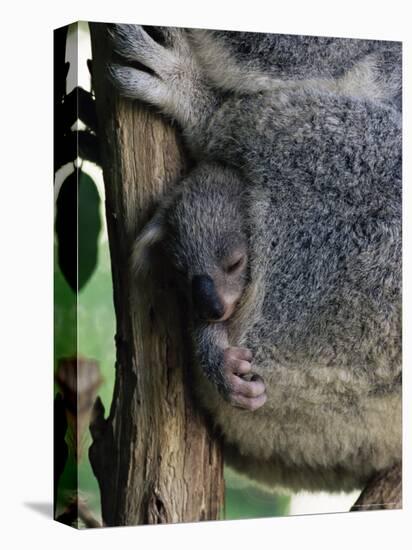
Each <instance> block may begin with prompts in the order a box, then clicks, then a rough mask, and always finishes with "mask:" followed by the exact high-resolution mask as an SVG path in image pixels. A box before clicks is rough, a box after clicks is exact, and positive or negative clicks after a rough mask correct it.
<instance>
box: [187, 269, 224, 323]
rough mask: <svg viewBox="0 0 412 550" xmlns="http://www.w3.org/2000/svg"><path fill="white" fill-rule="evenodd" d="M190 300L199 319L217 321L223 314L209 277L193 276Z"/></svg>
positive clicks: (221, 305) (213, 284) (222, 307)
mask: <svg viewBox="0 0 412 550" xmlns="http://www.w3.org/2000/svg"><path fill="white" fill-rule="evenodd" d="M192 299H193V306H194V308H195V311H196V313H197V314H198V316H199V317H200V318H201V319H205V320H206V319H209V320H217V319H220V318H221V317H222V316H223V314H224V312H225V311H224V306H223V304H222V302H221V300H220V298H219V295H218V293H217V292H216V287H215V283H214V282H213V279H212V278H211V277H209V275H195V276H194V277H193V279H192Z"/></svg>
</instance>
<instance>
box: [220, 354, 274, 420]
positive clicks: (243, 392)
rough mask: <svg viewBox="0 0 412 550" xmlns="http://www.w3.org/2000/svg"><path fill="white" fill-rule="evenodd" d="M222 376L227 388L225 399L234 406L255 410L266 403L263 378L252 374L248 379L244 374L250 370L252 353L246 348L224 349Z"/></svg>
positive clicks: (248, 373)
mask: <svg viewBox="0 0 412 550" xmlns="http://www.w3.org/2000/svg"><path fill="white" fill-rule="evenodd" d="M223 357H224V376H225V381H226V383H227V387H228V388H229V392H228V395H227V400H228V401H229V403H231V404H232V405H233V406H235V407H239V408H241V409H246V410H249V411H255V410H256V409H259V408H260V407H262V406H263V405H264V404H265V403H266V399H267V395H266V387H265V384H264V382H263V379H262V378H261V377H260V376H259V375H257V374H253V375H252V376H251V377H250V379H248V380H247V379H246V378H245V376H247V375H250V373H251V371H252V364H251V361H252V353H251V351H250V350H248V349H246V348H235V347H230V348H227V349H225V351H224V354H223Z"/></svg>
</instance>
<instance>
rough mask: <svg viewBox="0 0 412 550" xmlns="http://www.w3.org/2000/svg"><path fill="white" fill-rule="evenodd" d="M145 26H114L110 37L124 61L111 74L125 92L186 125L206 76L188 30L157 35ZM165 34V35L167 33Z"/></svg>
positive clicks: (118, 86)
mask: <svg viewBox="0 0 412 550" xmlns="http://www.w3.org/2000/svg"><path fill="white" fill-rule="evenodd" d="M147 30H148V29H145V28H144V27H142V26H141V25H112V26H111V27H110V28H109V29H108V32H109V36H110V39H111V42H112V45H113V51H114V52H115V54H116V55H117V56H119V57H120V61H116V62H113V63H111V64H110V65H109V67H108V74H109V76H110V78H111V80H112V82H113V84H114V86H115V87H116V88H117V89H118V91H119V92H120V94H121V95H123V96H124V97H128V98H130V99H140V100H141V101H144V102H146V103H150V104H151V105H153V106H154V107H157V108H158V109H160V110H161V111H162V112H163V113H165V114H166V115H169V116H172V117H173V118H175V119H176V120H177V121H178V122H179V123H181V124H182V125H183V126H185V125H186V124H188V123H189V122H190V119H191V115H192V110H193V105H192V103H193V98H194V97H196V96H197V95H198V94H199V89H198V87H199V86H200V87H202V86H203V84H202V78H201V76H200V71H199V68H198V67H197V65H196V62H195V59H194V57H193V55H192V54H191V52H190V47H189V43H188V38H187V35H186V33H185V31H184V29H177V28H168V29H163V31H162V29H159V30H158V31H157V32H156V34H155V36H156V37H157V39H159V37H161V38H162V40H161V43H160V42H159V41H157V40H155V39H154V38H152V36H151V34H153V32H152V33H151V34H149V33H148V32H147ZM163 34H164V36H163Z"/></svg>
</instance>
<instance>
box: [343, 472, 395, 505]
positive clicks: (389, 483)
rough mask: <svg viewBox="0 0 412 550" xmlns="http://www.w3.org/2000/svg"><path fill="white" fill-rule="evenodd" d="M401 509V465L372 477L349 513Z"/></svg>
mask: <svg viewBox="0 0 412 550" xmlns="http://www.w3.org/2000/svg"><path fill="white" fill-rule="evenodd" d="M401 508H402V464H396V465H395V466H393V467H392V468H390V469H389V470H385V471H384V472H380V473H379V474H377V475H376V476H375V477H373V478H372V479H371V480H370V481H369V483H368V485H367V486H366V487H365V489H364V490H363V491H362V493H361V495H360V497H359V498H358V500H357V501H356V502H355V504H354V505H353V506H352V508H351V512H355V511H360V510H400V509H401Z"/></svg>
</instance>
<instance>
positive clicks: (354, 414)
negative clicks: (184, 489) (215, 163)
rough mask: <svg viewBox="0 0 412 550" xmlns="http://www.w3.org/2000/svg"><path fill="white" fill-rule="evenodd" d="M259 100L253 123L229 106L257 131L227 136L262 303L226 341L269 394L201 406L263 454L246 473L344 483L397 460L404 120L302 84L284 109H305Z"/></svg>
mask: <svg viewBox="0 0 412 550" xmlns="http://www.w3.org/2000/svg"><path fill="white" fill-rule="evenodd" d="M244 101H245V102H247V101H248V100H247V99H245V100H244ZM254 101H255V102H256V99H255V100H254ZM261 101H262V102H265V101H266V102H267V105H268V107H267V109H266V111H265V109H264V108H262V106H260V107H259V109H258V110H259V112H260V113H261V114H262V113H265V114H264V116H261V118H260V119H259V120H258V119H257V118H256V114H254V113H253V109H252V108H249V109H248V107H247V106H246V104H245V105H243V104H239V102H238V104H237V107H238V108H239V109H242V112H250V116H251V117H252V118H253V117H255V121H256V124H255V129H256V130H255V131H256V133H258V134H259V136H257V135H256V134H255V133H254V132H252V133H251V134H252V135H251V136H250V141H248V139H247V138H246V137H245V136H243V138H241V137H240V135H236V134H235V142H236V143H237V144H239V143H243V147H244V148H245V152H244V153H243V152H242V151H241V150H239V149H238V150H236V156H237V157H238V156H240V155H243V158H247V162H245V163H244V165H243V167H242V170H243V174H244V176H245V177H246V178H247V180H249V181H251V182H253V185H251V186H250V194H249V197H248V199H247V204H248V208H249V230H250V243H251V245H250V249H251V251H252V254H251V256H252V257H251V281H252V284H253V281H260V282H259V283H258V286H259V287H260V288H258V290H257V293H255V295H256V294H257V295H258V297H259V298H260V299H258V300H257V302H256V301H254V302H253V304H252V307H251V308H250V311H249V314H248V315H246V316H245V319H246V322H245V326H244V327H243V328H242V330H241V331H240V333H241V336H240V337H239V339H238V340H237V341H234V342H232V345H245V346H246V347H249V348H250V349H251V350H252V351H253V354H254V369H255V370H256V372H257V373H258V374H261V376H262V378H263V379H264V380H265V383H266V386H267V389H268V402H267V403H266V404H265V406H264V407H263V408H262V409H261V410H257V411H255V412H254V413H253V414H250V413H244V412H242V411H238V410H236V409H233V407H231V406H230V405H226V404H222V403H221V402H219V401H218V400H216V401H214V400H213V397H211V396H208V398H207V399H206V400H205V401H206V402H207V405H206V406H207V407H208V408H211V409H212V411H213V416H214V418H215V419H216V422H217V424H218V425H219V426H220V427H221V429H222V430H223V433H224V434H225V436H226V439H227V441H229V443H231V444H232V445H234V446H236V447H237V448H238V450H239V451H240V454H241V455H243V456H244V457H245V462H246V463H247V462H248V461H252V462H253V461H256V463H257V464H259V465H258V466H257V467H256V471H255V472H254V476H258V477H259V471H261V472H264V471H265V468H267V471H268V472H270V480H271V482H272V483H285V484H287V485H288V486H292V487H293V486H294V484H295V485H296V487H299V486H300V487H302V483H303V482H304V483H305V486H306V487H308V488H312V489H313V488H324V489H335V490H337V489H339V488H343V489H352V488H354V487H358V486H361V485H362V483H364V482H365V480H366V479H367V478H368V477H369V476H370V475H372V474H373V473H375V472H376V471H379V470H381V469H382V468H385V467H387V466H390V465H391V464H393V462H394V461H396V460H400V457H401V386H400V382H401V342H400V339H401V172H400V170H401V141H400V140H401V131H400V120H399V117H398V116H397V114H396V113H395V111H394V110H391V109H386V108H384V107H376V106H375V105H371V104H370V103H368V102H356V101H349V100H348V102H346V100H341V99H339V98H335V97H333V96H330V97H329V96H325V97H322V101H321V102H320V103H319V105H320V106H321V107H320V108H319V109H318V108H317V105H318V99H317V98H316V97H315V96H313V95H312V94H309V95H308V97H307V98H306V100H305V98H304V97H300V98H299V101H297V99H296V97H295V96H293V94H292V96H291V98H290V99H289V100H287V101H285V102H284V103H283V104H282V110H283V114H284V115H285V112H286V113H287V110H288V109H291V113H292V112H293V109H294V105H296V104H299V105H300V106H301V109H300V110H299V112H298V113H297V114H296V117H295V119H294V116H293V114H291V113H289V114H286V117H285V122H284V124H283V123H282V122H279V120H280V115H279V114H278V113H277V111H276V108H274V107H273V105H274V104H275V103H276V101H277V99H276V96H270V97H266V98H264V97H263V98H262V99H261ZM305 101H307V103H306V104H305ZM302 106H303V107H302ZM294 120H296V127H294ZM275 121H276V122H275ZM226 122H227V121H226ZM246 151H247V153H246ZM226 152H227V151H226ZM246 155H247V156H246ZM255 159H256V162H254V160H255ZM265 159H266V160H265ZM235 324H236V320H235V321H234V325H235ZM237 329H238V327H236V326H234V333H236V331H237ZM246 457H248V458H246ZM262 464H264V465H265V467H263V466H262ZM237 466H238V467H241V460H240V461H238V462H237ZM302 472H306V474H307V475H306V476H305V475H303V474H302ZM338 473H339V475H338ZM262 475H263V474H262ZM294 476H297V477H294ZM270 480H269V479H266V481H270Z"/></svg>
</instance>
